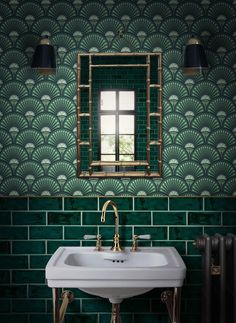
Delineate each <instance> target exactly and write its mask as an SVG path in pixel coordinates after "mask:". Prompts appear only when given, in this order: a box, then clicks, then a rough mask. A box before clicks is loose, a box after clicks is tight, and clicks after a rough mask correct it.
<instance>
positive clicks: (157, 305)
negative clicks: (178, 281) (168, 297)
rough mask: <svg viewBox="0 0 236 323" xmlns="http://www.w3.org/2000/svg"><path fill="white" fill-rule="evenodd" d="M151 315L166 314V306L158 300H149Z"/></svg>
mask: <svg viewBox="0 0 236 323" xmlns="http://www.w3.org/2000/svg"><path fill="white" fill-rule="evenodd" d="M150 302H151V310H150V312H152V313H159V314H166V305H165V304H164V303H163V302H162V301H161V299H160V298H153V299H151V300H150Z"/></svg>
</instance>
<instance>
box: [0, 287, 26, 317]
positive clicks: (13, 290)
mask: <svg viewBox="0 0 236 323" xmlns="http://www.w3.org/2000/svg"><path fill="white" fill-rule="evenodd" d="M26 297H27V285H2V286H1V298H26ZM0 322H1V321H0Z"/></svg>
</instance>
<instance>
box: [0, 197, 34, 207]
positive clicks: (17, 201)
mask: <svg viewBox="0 0 236 323" xmlns="http://www.w3.org/2000/svg"><path fill="white" fill-rule="evenodd" d="M27 202H28V201H27V198H23V197H15V198H14V197H1V198H0V210H27V204H28V203H27Z"/></svg>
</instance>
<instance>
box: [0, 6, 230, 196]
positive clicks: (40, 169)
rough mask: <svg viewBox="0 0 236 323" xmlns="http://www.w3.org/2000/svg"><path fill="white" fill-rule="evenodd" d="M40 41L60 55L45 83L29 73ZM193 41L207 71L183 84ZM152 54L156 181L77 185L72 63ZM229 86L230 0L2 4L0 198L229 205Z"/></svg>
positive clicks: (0, 43)
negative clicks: (213, 199) (207, 200)
mask: <svg viewBox="0 0 236 323" xmlns="http://www.w3.org/2000/svg"><path fill="white" fill-rule="evenodd" d="M120 30H123V33H124V36H123V38H120V37H118V34H119V31H120ZM44 34H49V35H50V38H51V42H52V44H53V45H55V46H56V47H57V52H58V72H57V74H56V75H53V76H48V77H43V76H39V75H37V74H36V73H35V72H34V71H33V70H32V69H31V68H30V63H31V59H32V54H33V51H34V48H35V47H36V45H37V44H38V41H39V38H40V36H41V35H44ZM192 34H194V35H197V36H199V37H200V38H201V40H202V41H203V43H204V46H205V48H206V54H207V57H208V60H209V63H210V66H211V68H210V69H209V70H208V71H207V72H206V73H205V74H204V75H198V76H195V77H189V76H188V77H187V76H184V75H183V74H182V70H181V65H182V54H183V47H184V45H185V43H186V41H187V40H188V38H189V37H190V36H191V35H192ZM159 50H161V51H162V52H163V64H164V71H163V72H164V93H163V102H164V117H163V142H164V149H163V162H164V165H163V178H162V179H153V180H151V179H139V178H138V179H132V180H128V179H100V180H96V179H93V180H85V179H78V178H77V177H76V55H77V53H78V52H108V51H109V52H125V51H129V52H146V51H148V52H155V51H159ZM235 76H236V1H235V0H232V1H230V0H228V1H213V0H202V1H197V0H195V1H182V0H179V1H178V0H169V1H168V0H160V1H150V0H130V1H116V0H104V1H86V0H74V1H73V0H71V1H65V0H64V1H53V0H51V1H50V0H42V1H41V0H34V1H33V0H32V1H24V0H21V1H20V0H9V1H6V0H1V10H0V194H1V195H2V196H9V195H10V196H17V195H19V196H23V195H30V196H34V195H35V196H48V195H51V196H55V195H65V196H66V195H77V196H80V195H82V196H86V195H90V196H92V195H116V196H117V195H135V196H136V195H149V196H151V195H153V196H155V195H156V196H158V195H160V196H162V195H171V196H173V195H187V196H193V195H218V196H221V195H236V169H235V167H236V137H235V136H236V110H235V102H236V81H235Z"/></svg>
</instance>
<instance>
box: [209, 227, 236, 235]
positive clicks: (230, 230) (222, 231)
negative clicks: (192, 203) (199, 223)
mask: <svg viewBox="0 0 236 323" xmlns="http://www.w3.org/2000/svg"><path fill="white" fill-rule="evenodd" d="M204 233H206V234H209V235H214V234H216V233H219V234H222V235H226V234H227V233H233V234H236V226H235V227H232V226H231V227H228V226H225V227H205V228H204Z"/></svg>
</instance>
